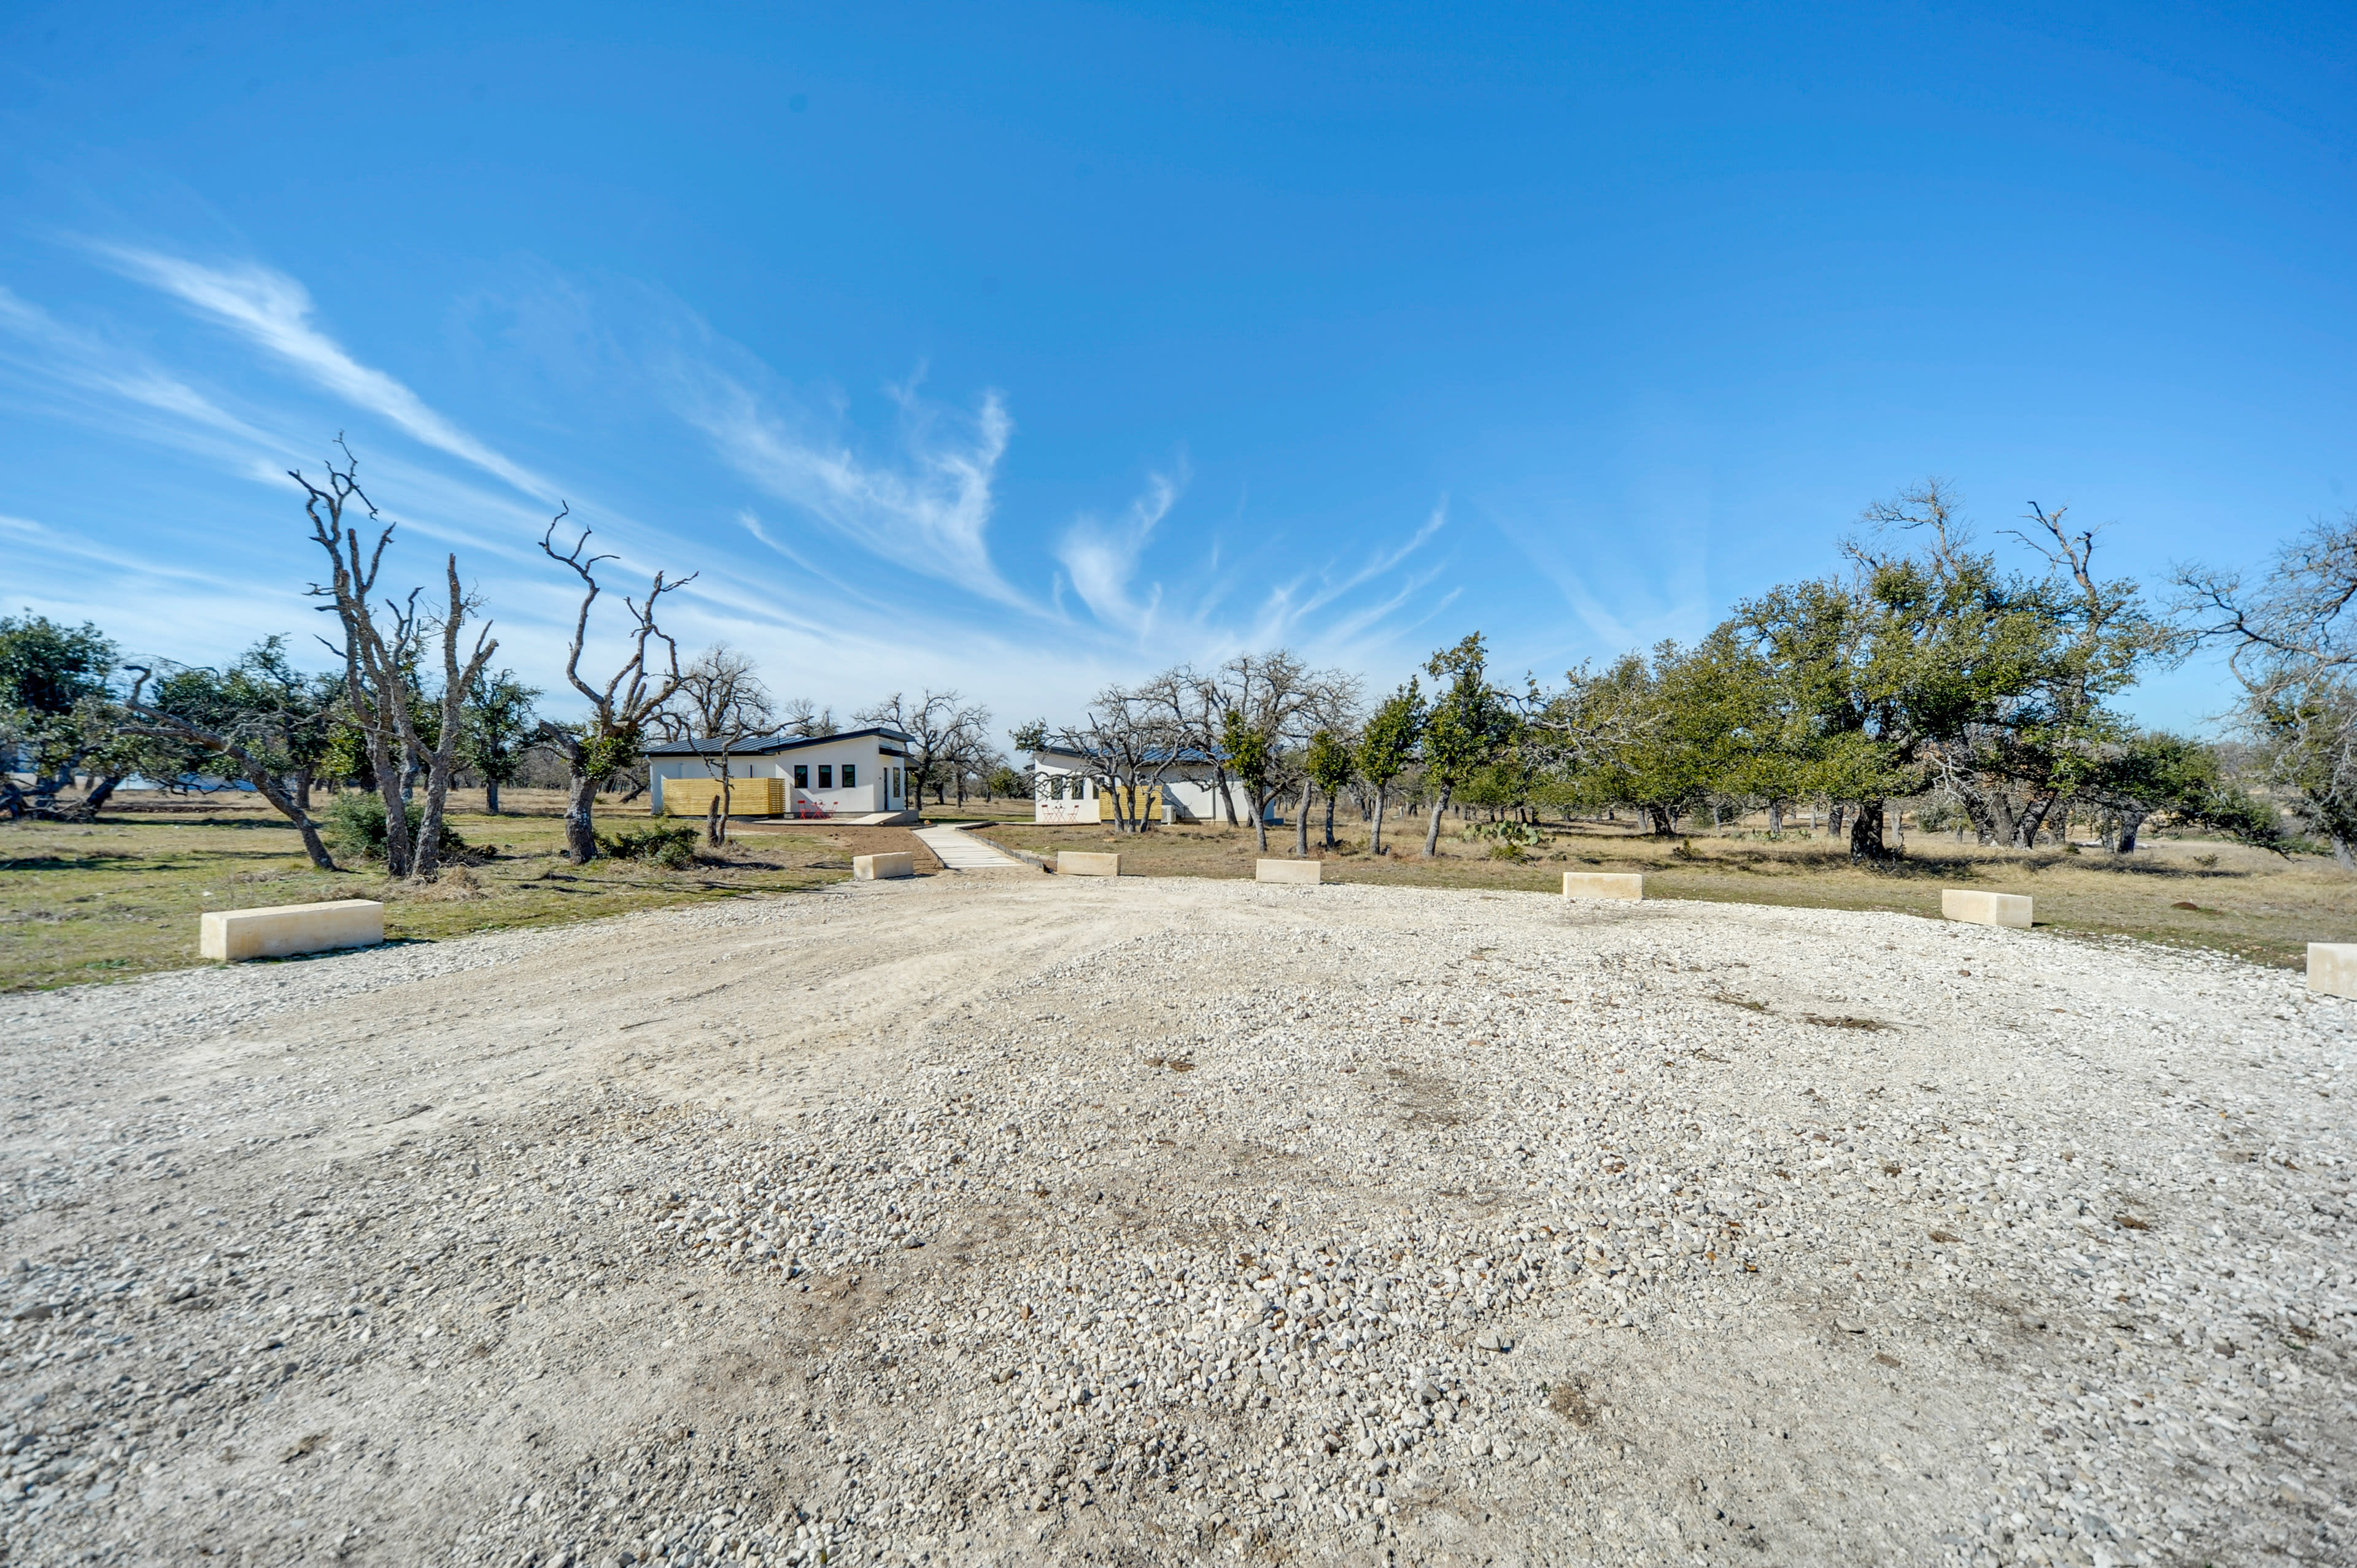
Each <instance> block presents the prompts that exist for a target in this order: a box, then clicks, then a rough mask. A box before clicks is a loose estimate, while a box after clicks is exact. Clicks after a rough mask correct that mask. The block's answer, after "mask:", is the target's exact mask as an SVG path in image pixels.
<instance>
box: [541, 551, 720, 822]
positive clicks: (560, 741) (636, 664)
mask: <svg viewBox="0 0 2357 1568" xmlns="http://www.w3.org/2000/svg"><path fill="white" fill-rule="evenodd" d="M571 515H572V509H571V508H570V507H566V508H565V509H563V510H559V511H558V512H557V514H556V515H555V516H554V518H552V519H550V520H549V524H548V529H547V531H546V532H544V533H543V534H542V535H541V536H540V548H541V553H543V554H544V555H546V556H547V557H548V558H549V559H550V560H552V561H554V562H555V563H557V564H559V565H561V566H564V567H565V569H566V570H568V571H570V572H571V573H572V574H573V575H575V576H576V577H577V578H579V579H580V581H581V585H582V593H581V607H580V609H579V610H578V612H576V615H575V616H574V618H573V639H572V641H571V642H570V643H569V644H568V645H567V647H566V650H565V683H566V684H567V685H569V686H571V687H572V688H573V689H574V691H576V693H580V695H581V697H582V699H583V700H584V701H585V702H587V703H588V704H589V712H588V715H587V717H586V718H583V719H581V720H580V721H578V722H577V723H575V724H558V723H556V722H554V720H549V719H543V720H542V721H541V725H540V736H541V739H542V740H543V741H544V742H546V743H547V745H548V746H550V747H551V748H552V749H553V750H554V751H555V752H556V754H557V755H558V756H559V757H563V758H564V759H565V855H566V857H567V858H568V859H570V860H571V861H572V862H573V864H574V865H588V864H589V862H591V861H593V860H595V859H597V822H596V815H597V790H598V788H599V787H600V786H601V785H603V784H604V783H605V782H606V780H608V779H611V778H612V777H614V775H616V774H617V773H619V772H620V771H622V769H624V768H628V767H629V766H630V763H631V762H632V761H633V760H634V759H635V758H636V757H637V756H638V754H639V751H640V746H641V743H642V742H643V740H644V738H645V734H646V729H647V725H648V722H649V721H650V720H651V719H652V718H653V717H654V715H655V714H658V713H660V712H661V711H662V707H663V704H664V703H668V702H670V701H671V698H672V693H674V692H676V691H677V690H678V689H679V683H680V674H681V672H680V668H679V645H678V644H677V643H675V642H673V640H672V639H671V638H670V637H668V636H667V635H665V633H664V632H663V629H662V627H661V626H660V625H658V624H657V622H656V619H655V612H656V608H657V607H658V606H659V605H660V604H661V603H662V596H664V595H665V594H671V593H676V592H678V591H679V590H680V589H681V588H683V587H685V586H686V585H688V584H690V583H692V582H694V581H695V575H694V574H693V573H691V574H689V575H687V576H684V577H682V578H679V579H677V580H676V581H674V580H672V579H671V578H669V577H667V576H666V575H664V574H663V573H662V571H661V570H660V569H658V570H657V571H656V573H655V575H654V577H653V580H652V581H651V583H650V584H649V585H648V587H647V596H646V597H645V598H644V599H642V600H641V599H633V598H630V597H628V596H625V597H624V598H623V600H622V607H623V610H624V612H625V613H626V614H627V615H628V617H629V619H630V624H629V626H628V627H627V628H626V629H625V630H624V631H623V633H622V639H623V642H624V645H625V646H626V647H627V648H628V649H629V650H630V652H629V656H628V657H627V658H625V659H624V660H622V661H621V662H620V663H619V665H618V666H616V668H615V670H614V672H613V674H612V675H610V676H608V678H607V680H606V683H605V684H604V685H603V686H596V685H592V684H591V683H590V682H589V679H588V677H587V676H585V675H583V674H582V672H581V660H582V659H583V658H584V657H585V656H586V655H587V650H588V645H589V613H590V611H591V610H592V609H593V608H595V607H596V606H597V599H598V596H599V595H600V594H601V593H603V592H604V589H603V588H602V587H601V585H599V583H598V581H597V568H598V567H599V566H600V565H602V564H605V563H606V562H608V561H613V560H617V559H619V557H617V556H613V555H591V554H588V553H587V550H588V548H589V539H590V533H591V531H590V530H588V529H587V528H585V529H583V530H581V532H580V534H579V536H578V537H576V539H575V540H574V542H573V544H572V547H571V548H570V549H568V550H565V551H563V552H559V551H558V550H557V548H556V544H555V540H556V531H557V529H558V528H560V527H562V526H563V525H564V523H565V520H566V519H567V518H569V517H570V516H571Z"/></svg>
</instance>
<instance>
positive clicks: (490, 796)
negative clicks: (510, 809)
mask: <svg viewBox="0 0 2357 1568" xmlns="http://www.w3.org/2000/svg"><path fill="white" fill-rule="evenodd" d="M483 810H484V811H486V812H487V813H489V814H490V815H491V816H494V817H496V816H498V815H499V814H500V781H499V780H498V779H484V780H483Z"/></svg>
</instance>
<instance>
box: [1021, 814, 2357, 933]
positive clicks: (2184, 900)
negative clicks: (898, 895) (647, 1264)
mask: <svg viewBox="0 0 2357 1568" xmlns="http://www.w3.org/2000/svg"><path fill="white" fill-rule="evenodd" d="M1346 825H1347V827H1348V829H1349V832H1344V829H1345V827H1346ZM1452 827H1453V825H1452ZM975 831H976V832H980V833H982V834H984V835H985V836H987V837H990V838H994V839H997V840H999V841H1001V842H1002V843H1008V844H1012V845H1016V846H1017V847H1020V848H1023V849H1028V850H1030V851H1032V852H1033V853H1034V854H1043V855H1047V856H1049V858H1053V856H1054V854H1055V852H1056V851H1057V850H1059V849H1110V850H1118V851H1119V852H1121V854H1123V856H1124V860H1123V869H1124V871H1125V872H1128V873H1130V874H1133V875H1147V876H1227V877H1240V878H1242V877H1249V876H1251V875H1252V874H1253V862H1254V860H1255V859H1257V858H1258V855H1259V852H1258V850H1257V849H1256V848H1255V847H1254V841H1253V835H1252V834H1251V833H1250V832H1245V831H1241V830H1232V829H1226V828H1217V827H1199V826H1184V825H1182V826H1179V827H1173V828H1162V827H1157V828H1154V829H1152V830H1150V831H1149V832H1146V833H1144V834H1140V835H1135V836H1132V837H1126V838H1125V837H1121V836H1119V835H1116V834H1115V833H1114V832H1113V830H1112V829H1111V828H1110V827H1109V826H1091V827H1040V826H1037V825H1034V824H1031V823H1028V822H1025V823H1017V824H996V823H995V824H992V825H990V826H987V827H983V828H979V829H977V830H975ZM1336 832H1337V836H1338V837H1341V838H1343V839H1344V844H1343V847H1342V848H1341V849H1340V851H1338V852H1336V853H1333V854H1327V855H1326V856H1325V857H1324V858H1325V859H1326V861H1327V865H1326V879H1327V880H1328V881H1329V882H1371V883H1385V884H1394V885H1399V886H1426V887H1486V888H1498V889H1514V890H1519V891H1525V892H1533V893H1559V892H1561V890H1562V887H1563V873H1564V872H1566V871H1582V870H1598V871H1636V872H1641V873H1643V874H1644V876H1645V895H1646V897H1649V898H1692V899H1699V900H1702V901H1705V902H1712V903H1732V904H1775V905H1785V906H1791V907H1794V908H1829V909H1883V910H1893V911H1897V912H1900V913H1904V914H1910V915H1922V916H1927V917H1932V918H1937V917H1938V915H1939V913H1940V890H1941V889H1942V888H1943V887H1975V888H1983V889H1987V890H1990V891H1994V892H2003V893H2027V894H2029V895H2030V896H2031V897H2033V898H2035V899H2036V901H2037V919H2038V924H2039V926H2040V928H2041V929H2050V930H2056V931H2063V932H2069V933H2072V934H2074V935H2080V936H2087V937H2131V938H2135V939H2136V940H2142V941H2151V942H2160V943H2166V944H2170V945H2175V946H2181V947H2197V948H2209V949H2213V950H2217V951H2220V952H2227V953H2232V954H2233V955H2234V956H2235V957H2237V958H2244V959H2249V960H2251V961H2254V962H2257V963H2264V964H2270V965H2274V966H2276V967H2279V968H2298V967H2299V966H2301V965H2303V964H2304V963H2305V962H2306V961H2307V945H2308V944H2309V942H2317V941H2339V942H2347V941H2357V875H2352V874H2351V873H2348V872H2345V871H2342V870H2341V869H2340V868H2338V867H2337V866H2335V865H2333V864H2332V863H2331V862H2330V860H2328V859H2323V858H2321V857H2318V856H2313V855H2306V856H2298V857H2294V858H2293V859H2290V860H2285V859H2282V858H2280V857H2278V856H2275V855H2271V854H2263V853H2261V852H2259V851H2257V850H2252V849H2246V848H2244V847H2243V846H2241V845H2237V844H2229V843H2212V842H2205V841H2201V840H2197V839H2182V840H2173V839H2172V840H2162V841H2159V842H2157V843H2148V844H2147V846H2146V847H2145V848H2143V849H2141V850H2139V851H2138V852H2137V853H2136V854H2133V855H2113V854H2105V853H2104V852H2103V851H2101V850H2086V851H2083V852H2080V853H2075V854H2074V853H2071V852H2069V851H2065V850H2060V849H2041V850H2038V851H2033V852H2027V853H2025V852H2020V851H2012V850H1997V849H1982V848H1979V847H1977V846H1967V845H1961V844H1958V843H1955V842H1954V841H1953V839H1951V838H1947V837H1944V836H1936V837H1927V836H1926V835H1923V834H1921V833H1917V834H1914V835H1912V842H1911V843H1910V846H1909V849H1908V852H1907V853H1906V854H1905V855H1903V856H1902V857H1901V858H1900V860H1899V862H1898V863H1897V864H1895V865H1892V866H1890V867H1889V868H1888V869H1883V870H1867V869H1864V868H1862V867H1858V866H1855V865H1851V864H1850V862H1849V857H1848V855H1847V854H1846V852H1845V850H1844V848H1843V847H1842V846H1841V845H1840V844H1837V843H1831V842H1828V841H1827V840H1824V839H1808V838H1804V837H1801V836H1799V835H1797V834H1787V835H1785V836H1784V837H1783V838H1782V839H1781V840H1775V841H1770V840H1769V839H1767V838H1766V837H1765V836H1764V835H1753V836H1734V835H1730V836H1727V837H1708V836H1702V835H1696V836H1694V837H1691V838H1688V839H1684V840H1666V841H1665V840H1658V839H1652V838H1645V837H1639V836H1637V835H1635V834H1633V833H1630V832H1622V831H1616V830H1613V829H1611V828H1609V827H1602V826H1595V825H1586V824H1583V825H1578V826H1572V827H1562V828H1555V829H1551V830H1550V831H1549V832H1548V837H1547V842H1546V843H1543V844H1540V845H1538V846H1536V847H1534V848H1533V849H1531V850H1529V851H1527V852H1525V854H1523V858H1521V859H1519V860H1497V859H1491V858H1490V855H1489V849H1488V846H1487V845H1486V844H1483V843H1469V842H1468V841H1466V840H1465V839H1464V838H1463V837H1462V836H1460V835H1459V834H1458V833H1457V832H1454V831H1445V832H1444V833H1443V835H1442V841H1441V849H1442V851H1443V854H1442V856H1441V857H1440V858H1438V859H1436V860H1430V861H1426V860H1424V859H1422V858H1421V857H1420V856H1419V855H1418V854H1417V851H1419V850H1420V849H1422V847H1423V843H1424V835H1423V832H1422V829H1421V825H1420V824H1411V823H1405V822H1403V823H1400V824H1398V825H1397V826H1396V827H1394V826H1392V825H1390V824H1387V825H1386V826H1385V828H1384V849H1385V851H1386V852H1387V853H1386V854H1383V856H1381V857H1378V856H1374V855H1370V854H1367V853H1366V852H1365V844H1366V830H1365V828H1364V827H1363V826H1362V825H1361V824H1360V823H1357V822H1348V823H1347V824H1346V823H1344V822H1337V823H1336ZM1317 837H1318V821H1317V819H1315V818H1313V819H1312V822H1311V832H1310V838H1311V843H1312V853H1313V854H1315V853H1318V852H1317V850H1316V847H1315V846H1316V841H1317ZM1293 842H1294V840H1293V832H1292V830H1291V829H1289V828H1287V829H1285V830H1283V831H1279V830H1276V829H1271V830H1270V832H1269V850H1268V853H1269V854H1272V855H1277V856H1285V855H1289V854H1292V851H1293ZM2205 860H2206V861H2208V862H2209V863H2210V864H2207V865H2205V864H2203V863H2204V861H2205ZM2179 904H2191V905H2193V906H2195V908H2190V909H2184V908H2177V907H2176V906H2178V905H2179Z"/></svg>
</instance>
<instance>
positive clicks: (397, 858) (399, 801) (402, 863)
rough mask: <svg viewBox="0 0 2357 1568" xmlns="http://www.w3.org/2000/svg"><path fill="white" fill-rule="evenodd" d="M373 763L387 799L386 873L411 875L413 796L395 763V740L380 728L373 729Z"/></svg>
mask: <svg viewBox="0 0 2357 1568" xmlns="http://www.w3.org/2000/svg"><path fill="white" fill-rule="evenodd" d="M368 752H369V766H370V767H371V768H373V769H374V770H375V772H376V780H377V794H378V796H379V798H381V799H382V800H383V801H384V874H385V875H387V876H391V877H393V878H396V879H399V878H404V877H406V876H408V875H409V868H410V866H411V865H412V864H414V856H415V846H414V844H413V843H411V842H410V838H409V796H408V792H407V791H406V790H404V789H402V787H401V769H400V768H395V767H394V766H393V745H392V742H391V741H390V740H389V739H388V738H387V737H386V736H384V735H383V733H382V731H380V730H377V729H374V728H371V730H370V732H369V743H368Z"/></svg>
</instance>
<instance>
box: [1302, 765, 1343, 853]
mask: <svg viewBox="0 0 2357 1568" xmlns="http://www.w3.org/2000/svg"><path fill="white" fill-rule="evenodd" d="M1326 810H1327V812H1328V814H1329V816H1330V815H1331V814H1332V812H1333V810H1334V808H1333V806H1332V805H1331V804H1330V803H1329V805H1328V806H1327V808H1326ZM1293 854H1294V857H1295V858H1296V859H1298V860H1308V858H1309V780H1308V779H1303V780H1302V781H1301V811H1300V813H1299V815H1298V818H1297V821H1296V822H1294V824H1293Z"/></svg>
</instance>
